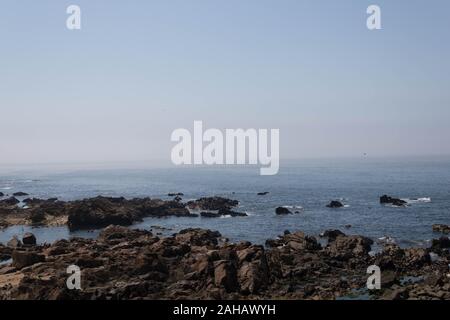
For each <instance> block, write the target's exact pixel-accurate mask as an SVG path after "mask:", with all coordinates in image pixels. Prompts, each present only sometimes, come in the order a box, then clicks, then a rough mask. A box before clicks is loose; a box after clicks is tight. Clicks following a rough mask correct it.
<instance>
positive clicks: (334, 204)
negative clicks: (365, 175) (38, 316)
mask: <svg viewBox="0 0 450 320" xmlns="http://www.w3.org/2000/svg"><path fill="white" fill-rule="evenodd" d="M343 206H344V205H343V204H342V202H340V201H336V200H333V201H331V202H330V203H329V204H327V207H328V208H342V207H343Z"/></svg>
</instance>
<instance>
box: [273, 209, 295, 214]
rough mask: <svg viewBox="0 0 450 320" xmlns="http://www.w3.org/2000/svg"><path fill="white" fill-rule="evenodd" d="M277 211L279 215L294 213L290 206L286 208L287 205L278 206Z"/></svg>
mask: <svg viewBox="0 0 450 320" xmlns="http://www.w3.org/2000/svg"><path fill="white" fill-rule="evenodd" d="M275 213H276V214H277V215H283V214H292V212H291V211H290V210H289V209H288V208H285V207H278V208H276V209H275Z"/></svg>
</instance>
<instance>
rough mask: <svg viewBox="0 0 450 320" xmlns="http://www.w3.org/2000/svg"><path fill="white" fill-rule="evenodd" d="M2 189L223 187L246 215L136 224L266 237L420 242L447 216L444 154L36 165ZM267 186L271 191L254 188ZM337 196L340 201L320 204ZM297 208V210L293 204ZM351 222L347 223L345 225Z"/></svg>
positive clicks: (63, 195) (114, 191)
mask: <svg viewBox="0 0 450 320" xmlns="http://www.w3.org/2000/svg"><path fill="white" fill-rule="evenodd" d="M0 191H1V192H3V193H9V194H12V193H14V192H17V191H23V192H27V193H29V194H30V195H31V196H32V197H39V198H49V197H58V198H59V199H61V200H74V199H81V198H86V197H94V196H97V195H104V196H125V197H127V198H131V197H147V196H150V197H155V198H163V199H168V197H167V193H169V192H183V193H184V194H185V196H184V200H190V199H196V198H199V197H204V196H215V195H216V196H224V197H229V198H233V199H237V200H239V201H240V207H239V208H238V209H237V210H239V211H245V212H247V213H248V214H249V217H244V218H219V219H211V218H209V219H208V218H201V217H199V218H158V219H157V218H147V219H145V221H144V222H142V223H138V224H136V225H135V227H138V228H147V229H148V228H150V227H151V226H154V225H158V226H164V227H168V228H171V229H172V231H171V232H175V231H177V230H180V229H183V228H188V227H201V228H210V229H214V230H219V231H220V232H221V233H222V234H223V235H224V236H226V237H228V238H230V240H232V241H239V240H249V241H252V242H255V243H263V242H264V241H265V240H266V239H268V238H271V237H276V236H277V235H279V234H282V233H283V231H284V230H286V229H288V230H291V231H294V230H302V231H305V232H306V233H308V234H312V235H318V234H319V233H321V232H323V231H324V230H326V229H330V228H333V229H341V230H343V231H344V232H346V233H350V234H362V235H366V236H369V237H372V238H374V239H378V238H381V237H384V236H390V237H392V238H394V239H395V240H396V242H397V243H399V244H400V245H402V246H411V245H414V246H417V245H422V246H426V245H427V243H428V242H429V240H430V239H432V238H433V237H434V238H435V237H437V236H438V235H437V234H433V232H432V230H431V226H432V225H433V224H435V223H444V224H450V159H449V158H439V159H437V158H436V159H396V160H394V159H389V160H380V159H379V160H373V159H369V158H364V159H359V160H302V161H290V162H286V163H282V164H281V168H280V172H279V174H278V175H276V176H259V170H258V168H256V167H239V168H236V167H231V168H230V167H227V168H218V167H199V168H159V169H155V168H154V169H127V170H126V169H120V170H119V169H95V170H58V172H52V170H49V169H48V168H47V169H45V170H39V169H33V170H28V171H6V172H3V174H0ZM262 191H269V192H270V193H269V194H268V195H267V196H257V195H256V193H257V192H262ZM383 194H388V195H392V196H396V197H400V198H404V199H414V198H431V201H428V200H426V199H423V200H422V201H411V204H410V206H408V207H405V208H394V207H386V206H382V205H380V204H379V197H380V196H381V195H383ZM333 199H342V200H343V202H344V203H345V204H346V205H347V206H346V207H345V208H342V209H328V208H326V204H327V203H328V202H329V201H330V200H333ZM278 206H294V207H295V206H298V207H302V208H303V210H301V213H300V214H294V215H289V216H277V215H275V208H276V207H278ZM293 210H296V209H293ZM348 224H350V225H352V228H351V229H344V226H345V225H348ZM30 230H31V229H30V228H28V227H21V226H19V227H12V228H8V229H6V230H3V231H0V242H6V241H8V240H9V239H10V238H11V237H12V236H13V235H14V234H17V235H20V234H21V233H23V232H26V231H30ZM31 231H32V232H34V233H35V234H36V235H37V237H38V240H40V242H52V241H54V240H56V239H60V238H67V237H70V236H75V235H76V236H86V237H94V236H96V235H97V233H98V232H81V233H75V234H70V233H69V232H68V230H67V229H66V228H65V227H59V228H41V229H33V230H31Z"/></svg>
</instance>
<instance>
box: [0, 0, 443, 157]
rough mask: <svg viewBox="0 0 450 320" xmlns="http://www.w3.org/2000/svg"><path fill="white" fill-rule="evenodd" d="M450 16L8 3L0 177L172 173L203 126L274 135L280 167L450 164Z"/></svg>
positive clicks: (215, 1)
mask: <svg viewBox="0 0 450 320" xmlns="http://www.w3.org/2000/svg"><path fill="white" fill-rule="evenodd" d="M72 4H75V5H78V6H80V8H81V12H82V16H81V27H82V29H81V30H68V29H67V28H66V19H67V17H68V15H67V14H66V8H67V7H68V6H69V5H72ZM371 4H376V5H379V6H380V8H381V19H382V20H381V23H382V29H381V30H374V31H370V30H368V29H367V27H366V19H367V17H368V15H367V13H366V9H367V7H368V6H369V5H371ZM449 16H450V2H449V1H448V0H432V1H418V0H396V1H381V0H371V1H365V0H342V1H335V0H319V1H318V0H308V1H301V0H280V1H275V0H227V1H225V0H189V1H187V0H170V1H162V0H161V1H159V0H158V1H157V0H153V1H147V0H145V1H144V0H142V1H138V0H135V1H126V2H124V1H120V2H119V1H106V0H95V1H93V0H89V1H88V0H71V1H62V0H40V1H35V0H28V1H27V0H21V1H17V0H2V2H1V5H0V164H27V163H65V162H70V163H74V162H114V161H148V162H149V163H151V162H152V161H157V160H163V161H170V153H171V148H172V147H173V146H174V143H173V142H171V141H170V136H171V133H172V132H173V131H174V130H175V129H178V128H187V129H189V130H191V131H192V129H193V122H194V120H201V121H203V124H204V127H206V128H218V129H225V128H256V129H260V128H265V129H271V128H277V129H280V156H281V158H282V159H292V158H311V157H318V158H320V157H325V158H326V157H358V156H361V155H362V154H364V153H367V155H368V156H374V157H384V156H412V155H449V154H450V143H449V137H450V125H449V120H450V60H449V57H450V39H449V38H450V32H449V31H450V19H449Z"/></svg>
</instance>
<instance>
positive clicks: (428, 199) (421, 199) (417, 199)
mask: <svg viewBox="0 0 450 320" xmlns="http://www.w3.org/2000/svg"><path fill="white" fill-rule="evenodd" d="M402 200H404V201H406V202H407V203H421V202H425V203H426V202H431V198H430V197H423V198H412V199H409V198H407V199H402Z"/></svg>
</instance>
